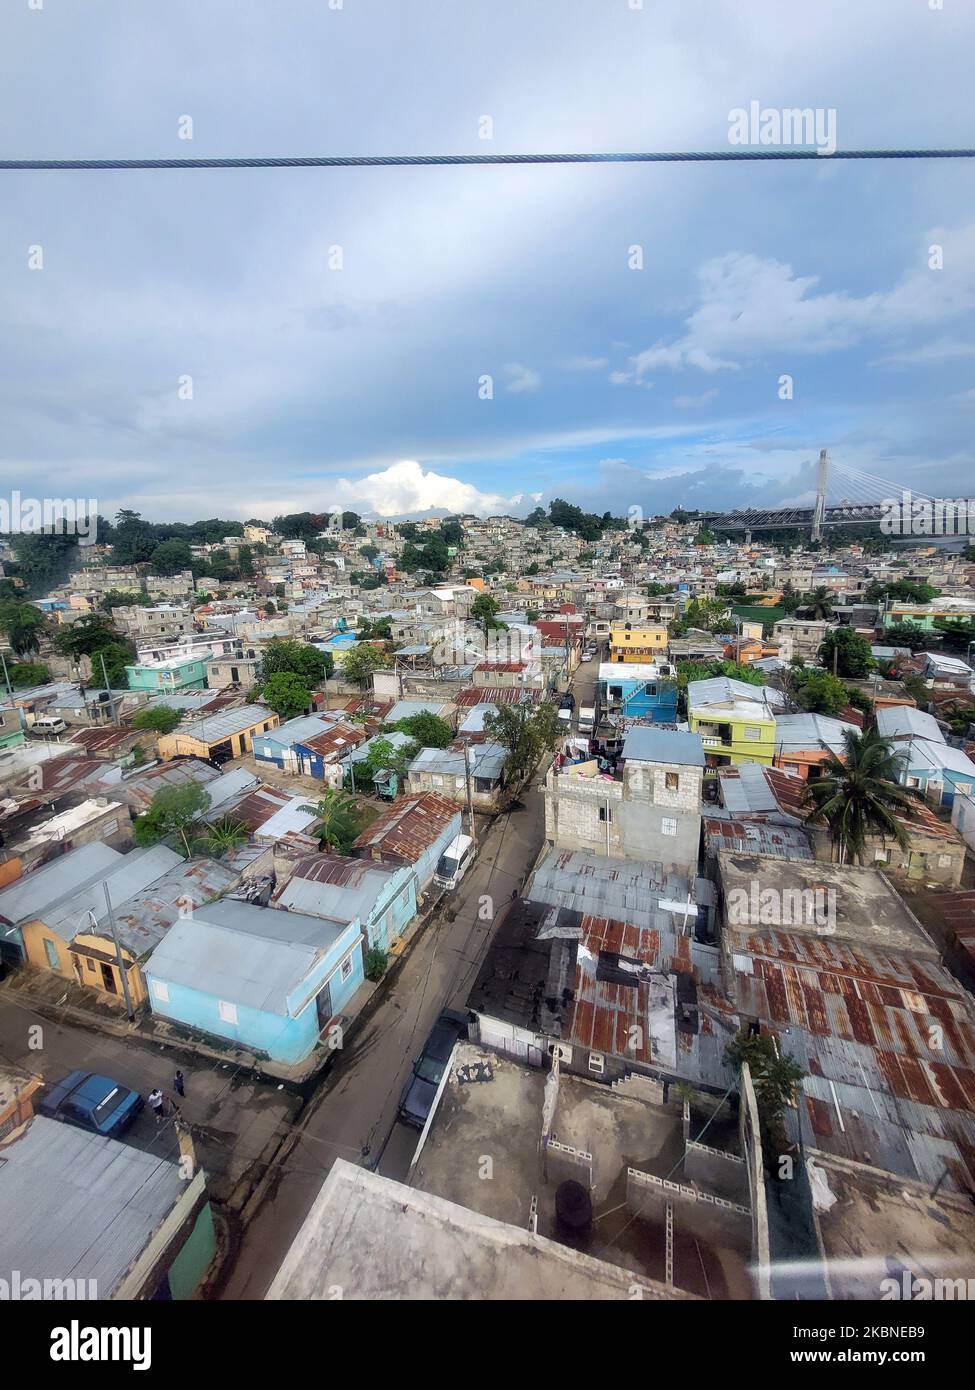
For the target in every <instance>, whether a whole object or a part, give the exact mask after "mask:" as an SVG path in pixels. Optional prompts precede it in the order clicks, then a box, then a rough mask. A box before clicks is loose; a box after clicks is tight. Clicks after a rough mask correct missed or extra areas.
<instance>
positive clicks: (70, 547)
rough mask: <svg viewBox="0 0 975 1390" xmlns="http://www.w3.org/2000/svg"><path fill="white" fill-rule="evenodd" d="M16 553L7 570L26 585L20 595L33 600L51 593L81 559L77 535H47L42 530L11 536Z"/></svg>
mask: <svg viewBox="0 0 975 1390" xmlns="http://www.w3.org/2000/svg"><path fill="white" fill-rule="evenodd" d="M8 539H9V542H10V547H11V549H12V550H13V554H14V559H13V562H12V563H6V564H5V566H4V568H5V569H6V571H7V573H8V574H12V575H14V576H16V578H17V579H19V580H20V581H21V583H22V585H23V589H22V591H21V596H22V597H23V596H26V597H28V598H33V597H34V596H36V595H40V594H47V593H50V591H51V589H53V588H54V587H55V585H57V584H61V583H63V582H64V580H65V579H67V577H68V575H69V574H70V572H71V570H72V568H73V567H74V565H75V564H76V562H77V557H78V537H77V536H76V535H69V536H65V535H56V534H46V533H44V532H40V531H19V532H15V533H14V534H13V535H11V536H10V537H8Z"/></svg>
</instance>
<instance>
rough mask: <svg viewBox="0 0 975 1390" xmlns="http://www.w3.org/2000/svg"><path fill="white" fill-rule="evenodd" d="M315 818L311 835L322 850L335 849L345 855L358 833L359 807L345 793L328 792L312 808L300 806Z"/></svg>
mask: <svg viewBox="0 0 975 1390" xmlns="http://www.w3.org/2000/svg"><path fill="white" fill-rule="evenodd" d="M301 809H302V810H303V811H311V812H313V813H314V815H315V816H317V818H318V819H317V821H316V823H315V825H314V826H313V827H312V832H311V833H312V834H313V835H314V836H315V838H316V840H318V841H319V843H320V844H321V847H322V849H323V850H324V849H337V850H338V851H339V853H340V854H345V853H346V852H347V851H348V849H349V848H350V846H351V844H352V841H353V840H354V839H355V837H356V835H358V833H359V807H358V805H357V804H356V802H355V800H354V798H353V797H351V796H346V794H345V792H340V791H337V790H330V791H327V792H326V793H325V795H324V796H323V797H322V799H321V801H319V802H318V803H317V804H316V805H314V806H302V808H301Z"/></svg>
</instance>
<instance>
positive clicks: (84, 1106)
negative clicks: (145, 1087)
mask: <svg viewBox="0 0 975 1390" xmlns="http://www.w3.org/2000/svg"><path fill="white" fill-rule="evenodd" d="M144 1105H145V1101H144V1100H143V1099H142V1097H141V1096H140V1095H139V1093H138V1091H132V1090H130V1089H129V1087H128V1086H122V1085H120V1084H119V1083H118V1082H117V1081H112V1080H110V1079H109V1078H108V1077H107V1076H99V1075H98V1074H97V1072H93V1071H73V1072H71V1073H69V1075H68V1076H66V1077H65V1078H64V1080H63V1081H58V1082H56V1083H55V1084H54V1085H53V1086H49V1087H48V1088H47V1090H46V1091H45V1092H44V1095H43V1096H42V1097H41V1099H40V1101H39V1102H38V1104H37V1106H36V1109H37V1112H38V1114H40V1115H46V1116H47V1117H48V1118H49V1119H52V1120H64V1122H65V1124H69V1125H77V1126H78V1128H79V1129H87V1130H90V1131H91V1132H92V1133H93V1134H102V1135H104V1136H105V1137H106V1138H108V1139H117V1138H118V1137H119V1135H120V1134H124V1133H125V1131H126V1130H127V1129H128V1127H129V1125H131V1124H132V1122H133V1121H134V1120H135V1119H136V1117H137V1116H138V1114H139V1113H140V1111H141V1110H142V1109H143V1107H144Z"/></svg>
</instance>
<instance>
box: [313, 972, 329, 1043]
mask: <svg viewBox="0 0 975 1390" xmlns="http://www.w3.org/2000/svg"><path fill="white" fill-rule="evenodd" d="M315 1009H316V1010H317V1013H318V1031H319V1033H320V1032H321V1031H322V1029H323V1028H325V1027H327V1025H328V1024H329V1022H330V1021H331V1018H332V990H331V987H330V986H329V984H328V981H327V980H326V982H325V984H324V985H323V986H322V988H321V989H320V990H319V991H318V993H317V994H316V995H315Z"/></svg>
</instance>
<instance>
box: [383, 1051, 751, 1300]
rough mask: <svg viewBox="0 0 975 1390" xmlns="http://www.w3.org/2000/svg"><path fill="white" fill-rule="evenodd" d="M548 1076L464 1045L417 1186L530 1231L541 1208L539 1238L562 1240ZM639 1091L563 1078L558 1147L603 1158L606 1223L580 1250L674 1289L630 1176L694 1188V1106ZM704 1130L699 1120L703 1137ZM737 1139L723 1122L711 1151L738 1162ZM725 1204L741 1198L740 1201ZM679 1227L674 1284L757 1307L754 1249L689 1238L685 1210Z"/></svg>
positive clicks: (598, 1210)
mask: <svg viewBox="0 0 975 1390" xmlns="http://www.w3.org/2000/svg"><path fill="white" fill-rule="evenodd" d="M547 1075H548V1073H547V1072H546V1071H543V1070H540V1069H537V1068H532V1067H528V1066H525V1065H523V1064H521V1063H519V1062H516V1061H512V1060H509V1059H508V1058H506V1057H502V1056H500V1055H498V1054H496V1053H493V1052H490V1051H488V1050H486V1049H482V1048H480V1047H478V1046H476V1045H475V1044H473V1043H461V1044H460V1045H459V1046H458V1049H457V1052H456V1054H455V1064H454V1067H453V1069H452V1071H451V1074H450V1077H449V1080H448V1082H447V1085H446V1086H445V1088H444V1091H443V1093H442V1095H441V1099H440V1103H439V1105H438V1108H437V1111H436V1113H435V1115H434V1118H433V1121H432V1123H431V1125H430V1128H429V1131H428V1134H427V1137H426V1139H425V1141H424V1142H423V1144H422V1147H421V1148H420V1150H419V1153H418V1156H417V1158H416V1159H415V1161H414V1164H413V1167H412V1169H411V1171H410V1175H409V1182H410V1185H411V1186H412V1187H413V1188H416V1189H422V1190H423V1191H424V1192H427V1193H429V1194H431V1195H434V1196H437V1197H441V1198H444V1199H446V1200H448V1201H450V1202H456V1203H459V1204H460V1205H462V1206H464V1207H466V1208H469V1209H470V1210H471V1211H476V1212H479V1213H480V1214H481V1215H482V1216H485V1217H490V1218H493V1219H495V1220H499V1221H505V1222H509V1223H511V1224H512V1225H516V1226H521V1227H527V1225H528V1222H529V1219H530V1216H531V1212H532V1201H533V1199H535V1202H536V1207H537V1220H538V1233H539V1235H542V1236H545V1237H548V1238H550V1239H552V1240H558V1239H560V1235H559V1228H558V1224H557V1220H556V1211H555V1194H556V1189H557V1186H558V1182H559V1181H560V1180H561V1177H562V1176H564V1174H563V1173H562V1172H561V1171H559V1172H558V1173H557V1172H556V1165H555V1164H552V1165H551V1171H550V1172H548V1173H547V1171H546V1168H547V1165H546V1164H545V1162H544V1155H543V1149H542V1144H541V1135H542V1124H543V1120H542V1114H543V1101H544V1093H545V1083H546V1077H547ZM488 1076H490V1079H470V1080H467V1079H464V1078H465V1077H482V1078H487V1077H488ZM627 1085H628V1083H623V1087H622V1088H621V1090H619V1091H617V1090H614V1089H613V1088H612V1087H611V1086H607V1085H604V1084H602V1083H598V1082H592V1081H588V1080H586V1079H585V1078H583V1077H579V1076H575V1075H572V1074H570V1073H567V1072H563V1073H561V1075H560V1077H559V1091H558V1100H557V1103H556V1106H555V1112H554V1119H553V1122H552V1126H551V1136H550V1137H551V1138H552V1139H554V1140H556V1141H557V1142H558V1143H559V1144H562V1145H566V1146H568V1147H569V1148H571V1149H574V1150H576V1151H580V1152H582V1153H585V1154H590V1155H591V1156H592V1163H591V1172H592V1179H591V1182H592V1186H591V1197H592V1203H593V1214H594V1220H593V1224H592V1227H591V1229H590V1231H589V1233H588V1235H587V1237H586V1240H585V1243H584V1246H576V1248H577V1249H584V1251H585V1253H586V1254H588V1255H591V1256H593V1257H594V1258H596V1259H598V1260H601V1261H605V1262H606V1263H609V1264H614V1265H618V1266H620V1267H621V1268H623V1269H625V1270H630V1271H633V1272H635V1273H636V1274H639V1275H641V1276H643V1277H644V1278H649V1279H652V1280H655V1281H657V1282H660V1283H665V1280H666V1267H665V1266H666V1261H665V1251H666V1237H665V1232H664V1230H663V1228H662V1227H660V1226H656V1225H654V1223H653V1222H651V1221H650V1220H648V1219H647V1218H645V1217H644V1216H634V1214H633V1213H632V1212H631V1210H630V1209H629V1208H628V1207H627V1205H626V1196H627V1169H630V1168H632V1169H637V1170H639V1171H640V1172H643V1173H650V1174H653V1175H654V1176H655V1177H657V1178H664V1179H669V1180H671V1181H673V1182H677V1183H684V1184H686V1185H689V1186H690V1185H693V1183H692V1181H691V1180H690V1179H689V1178H688V1177H687V1176H685V1174H684V1149H685V1145H684V1129H683V1116H682V1105H681V1103H680V1102H679V1100H677V1099H676V1097H675V1098H674V1099H673V1100H672V1101H671V1103H670V1104H668V1105H666V1106H664V1105H657V1104H653V1103H651V1102H649V1101H646V1100H644V1099H639V1098H634V1097H633V1096H632V1095H628V1094H626V1087H627ZM703 1123H704V1120H703V1119H702V1116H701V1113H700V1112H698V1111H695V1113H694V1119H693V1125H694V1128H692V1133H699V1132H700V1129H701V1128H703ZM736 1138H737V1131H736V1130H734V1129H732V1128H731V1127H729V1125H728V1123H727V1119H726V1117H721V1118H720V1123H719V1126H718V1127H716V1128H714V1129H713V1131H709V1132H708V1134H707V1135H706V1136H705V1143H708V1144H710V1145H712V1146H717V1145H719V1144H722V1143H723V1141H724V1140H729V1141H731V1143H730V1145H729V1148H730V1151H731V1152H734V1151H735V1149H736V1145H735V1143H734V1141H735V1140H736ZM717 1195H720V1196H723V1197H727V1198H729V1199H732V1200H738V1201H740V1200H741V1197H740V1196H739V1195H738V1194H737V1193H735V1194H732V1193H731V1192H721V1193H718V1194H717ZM745 1200H746V1201H747V1198H746V1199H745ZM674 1228H675V1232H674V1235H675V1239H674V1244H675V1262H674V1280H675V1283H676V1284H677V1285H678V1286H679V1287H680V1288H682V1289H684V1290H686V1291H688V1292H691V1293H694V1294H696V1295H698V1296H700V1297H712V1298H749V1297H751V1295H752V1290H751V1281H750V1278H749V1276H748V1272H747V1265H748V1262H749V1259H750V1253H751V1252H750V1249H748V1248H745V1247H744V1246H738V1247H736V1246H735V1243H734V1242H733V1241H729V1240H728V1239H727V1238H726V1236H725V1234H724V1233H723V1232H721V1231H719V1230H717V1229H716V1230H715V1238H714V1243H713V1244H710V1243H709V1242H708V1240H706V1239H703V1238H701V1237H700V1236H699V1235H698V1236H697V1237H694V1236H692V1235H690V1234H689V1233H685V1232H683V1231H682V1228H681V1222H680V1218H679V1215H678V1214H677V1212H676V1211H675V1221H674Z"/></svg>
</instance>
